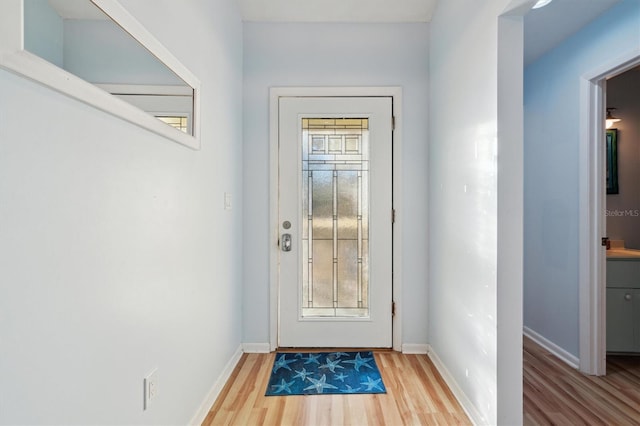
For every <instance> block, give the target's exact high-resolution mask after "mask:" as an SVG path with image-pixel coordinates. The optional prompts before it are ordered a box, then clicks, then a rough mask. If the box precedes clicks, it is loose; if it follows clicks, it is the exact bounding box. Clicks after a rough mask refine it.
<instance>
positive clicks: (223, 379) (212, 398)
mask: <svg viewBox="0 0 640 426" xmlns="http://www.w3.org/2000/svg"><path fill="white" fill-rule="evenodd" d="M241 356H242V346H239V347H238V349H237V350H236V352H235V353H234V354H233V356H232V357H231V359H230V360H229V362H227V365H225V367H224V369H223V370H222V373H220V376H218V379H217V380H216V381H215V383H214V384H213V386H212V387H211V390H210V391H209V393H208V394H207V396H206V397H205V399H204V401H202V404H200V408H198V411H197V412H196V414H195V415H194V416H193V418H192V419H191V421H190V422H189V424H190V425H194V426H195V425H198V426H199V425H201V424H202V422H203V421H204V419H205V418H206V417H207V415H208V414H209V410H210V409H211V407H212V406H213V404H214V403H215V402H216V399H217V398H218V395H220V392H222V388H224V385H225V384H226V383H227V380H229V377H231V373H233V370H234V369H235V368H236V365H238V361H240V357H241Z"/></svg>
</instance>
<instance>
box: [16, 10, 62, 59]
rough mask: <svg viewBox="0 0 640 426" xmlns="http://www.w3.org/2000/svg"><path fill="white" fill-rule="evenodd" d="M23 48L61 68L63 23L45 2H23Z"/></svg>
mask: <svg viewBox="0 0 640 426" xmlns="http://www.w3.org/2000/svg"><path fill="white" fill-rule="evenodd" d="M24 48H25V49H26V50H28V51H29V52H31V53H35V54H36V55H38V56H40V57H41V58H43V59H46V60H47V61H49V62H51V63H52V64H54V65H57V66H59V67H60V68H62V67H63V21H62V18H60V16H58V14H57V13H56V11H55V10H53V8H52V7H51V6H50V5H49V2H48V1H47V0H25V1H24Z"/></svg>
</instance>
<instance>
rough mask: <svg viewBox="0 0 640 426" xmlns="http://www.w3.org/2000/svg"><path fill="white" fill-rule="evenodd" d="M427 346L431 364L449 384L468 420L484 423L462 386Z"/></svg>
mask: <svg viewBox="0 0 640 426" xmlns="http://www.w3.org/2000/svg"><path fill="white" fill-rule="evenodd" d="M427 348H428V352H427V355H428V356H429V358H430V359H431V362H433V365H435V367H436V369H437V370H438V372H439V373H440V375H441V376H442V378H443V379H444V381H445V383H446V384H447V386H449V389H451V392H453V396H455V397H456V399H457V400H458V402H459V403H460V405H461V406H462V409H463V410H464V412H465V413H466V414H467V417H469V420H471V422H472V423H473V424H474V425H484V424H486V421H485V419H484V418H483V417H482V415H481V414H480V412H479V411H478V409H477V408H476V407H475V405H473V403H472V402H471V400H470V399H469V397H467V394H466V393H464V391H463V390H462V388H461V387H460V386H459V385H458V382H456V380H455V379H454V378H453V376H452V375H451V373H449V370H448V369H447V367H446V366H445V365H444V363H443V362H442V360H441V359H440V357H439V356H438V354H437V353H436V352H435V351H434V350H433V348H432V347H431V346H430V345H427Z"/></svg>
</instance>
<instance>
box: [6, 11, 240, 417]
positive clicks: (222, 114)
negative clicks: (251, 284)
mask: <svg viewBox="0 0 640 426" xmlns="http://www.w3.org/2000/svg"><path fill="white" fill-rule="evenodd" d="M123 4H124V5H125V7H127V8H128V9H129V10H130V11H131V12H132V14H133V15H134V16H136V17H138V19H140V20H141V21H142V23H143V24H144V25H146V26H147V28H148V29H149V30H150V31H151V32H152V33H153V34H155V35H156V36H157V37H158V38H159V39H160V41H161V42H163V43H164V44H165V45H166V46H167V47H168V48H169V49H170V50H171V51H173V52H175V54H176V56H177V57H178V58H179V59H181V60H182V61H183V62H184V64H185V65H186V66H187V67H188V68H190V69H191V70H192V71H193V72H194V74H195V75H197V76H198V77H199V78H200V79H201V80H202V113H203V114H202V116H203V117H204V119H203V122H202V150H201V151H192V150H190V149H188V148H185V147H184V146H181V145H178V144H176V143H173V142H171V141H169V140H166V139H163V138H160V137H158V136H155V135H154V134H152V133H150V132H148V131H146V130H143V129H141V128H138V127H136V126H133V125H131V124H129V123H127V122H125V121H123V120H120V119H117V118H114V117H112V116H109V115H106V114H105V113H103V112H101V111H98V110H96V109H94V108H91V107H88V106H86V105H84V104H81V103H79V102H77V101H74V100H71V99H68V98H66V97H64V96H62V95H60V94H58V93H56V92H53V91H51V90H49V89H46V88H44V87H41V86H39V85H38V84H35V83H32V82H30V81H26V80H24V79H22V78H20V77H17V76H15V75H13V74H10V73H7V72H5V71H0V93H1V94H2V95H1V96H0V377H1V379H0V424H89V423H101V424H127V425H134V424H186V423H187V422H189V421H190V419H191V418H192V417H193V415H194V414H195V413H196V411H197V410H198V408H199V406H200V404H201V403H202V402H203V400H204V399H205V396H206V395H207V393H208V392H209V390H210V389H211V387H212V385H213V383H214V382H215V381H216V379H217V378H218V377H219V375H220V373H221V371H222V370H223V368H224V366H225V365H226V364H227V362H228V361H229V360H230V359H231V357H232V355H233V354H234V353H235V352H236V350H237V349H238V348H239V345H240V341H241V339H240V337H241V314H240V312H241V273H242V271H241V256H240V255H241V241H242V237H241V235H242V226H241V225H242V224H241V219H240V218H241V216H240V215H241V212H242V202H241V197H239V195H240V193H241V190H242V185H241V168H242V157H241V153H242V148H241V146H242V145H241V144H242V133H241V132H242V128H241V90H242V86H241V85H242V79H241V73H242V32H241V22H240V17H239V13H238V11H237V10H236V5H235V2H234V1H231V0H216V1H209V0H190V1H189V2H188V3H184V4H182V3H181V7H175V2H173V1H168V0H163V1H156V0H126V1H123ZM203 40H205V41H206V43H205V42H203ZM224 191H228V192H230V193H232V194H234V195H235V196H236V197H235V198H234V202H235V205H234V210H232V211H224V210H223V193H224ZM154 368H158V374H159V381H160V382H159V389H158V391H159V394H158V397H157V400H156V401H155V402H156V403H155V404H154V405H153V406H152V407H151V409H150V410H149V411H146V412H143V409H142V402H143V382H142V379H143V377H144V376H145V375H146V374H148V373H149V372H150V371H151V370H152V369H154Z"/></svg>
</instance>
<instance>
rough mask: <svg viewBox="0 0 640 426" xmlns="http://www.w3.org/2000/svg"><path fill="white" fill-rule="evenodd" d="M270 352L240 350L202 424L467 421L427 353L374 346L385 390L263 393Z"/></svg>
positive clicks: (456, 422) (339, 423)
mask: <svg viewBox="0 0 640 426" xmlns="http://www.w3.org/2000/svg"><path fill="white" fill-rule="evenodd" d="M274 357H275V354H273V353H271V354H244V355H243V356H242V358H241V359H240V362H239V363H238V365H237V367H236V369H235V370H234V372H233V374H232V375H231V378H230V379H229V380H228V382H227V384H226V386H225V387H224V389H223V390H222V392H221V393H220V396H219V397H218V399H217V401H216V402H215V404H214V405H213V407H212V408H211V411H210V412H209V415H208V416H207V418H206V419H205V421H204V422H203V425H204V426H210V425H296V426H303V425H313V426H316V425H317V426H320V425H358V426H364V425H469V424H471V422H470V421H469V419H468V418H467V416H466V415H465V413H464V411H463V410H462V408H461V407H460V405H459V404H458V402H457V401H456V399H455V397H454V396H453V394H452V393H451V391H450V390H449V388H448V387H447V385H446V384H445V382H444V380H443V379H442V377H441V376H440V374H439V373H438V371H437V370H436V368H435V366H434V365H433V364H432V363H431V360H430V359H429V358H428V357H427V356H426V355H405V354H401V353H398V352H391V351H384V352H375V359H376V363H377V364H378V367H379V368H380V373H381V374H382V379H383V381H384V384H385V387H386V388H387V393H386V394H375V395H309V396H270V397H265V396H264V392H265V390H266V388H267V382H268V380H269V374H270V372H271V367H272V366H273V361H274Z"/></svg>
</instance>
